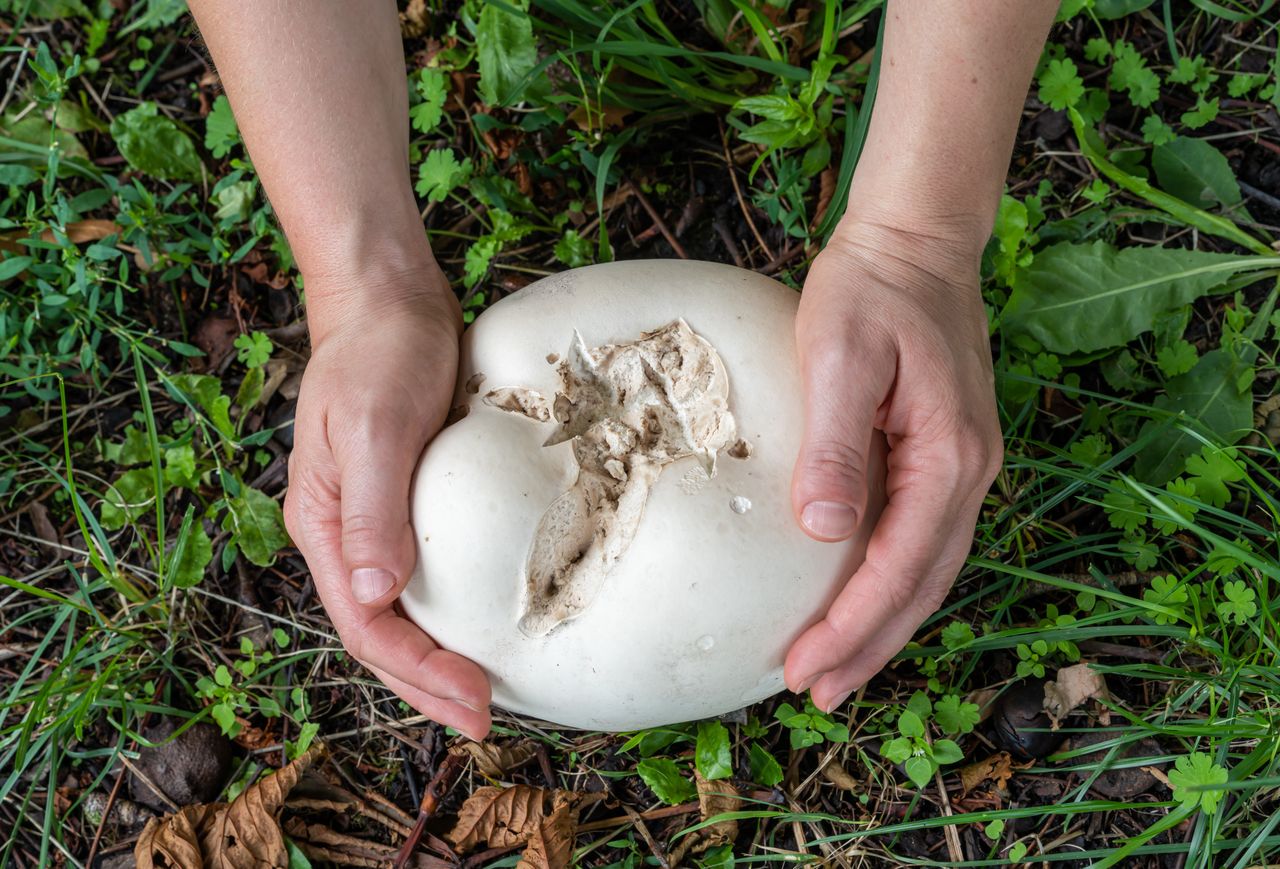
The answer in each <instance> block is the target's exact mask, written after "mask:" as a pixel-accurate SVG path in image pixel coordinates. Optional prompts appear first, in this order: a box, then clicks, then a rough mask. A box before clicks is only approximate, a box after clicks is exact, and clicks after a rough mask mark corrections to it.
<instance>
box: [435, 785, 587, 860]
mask: <svg viewBox="0 0 1280 869" xmlns="http://www.w3.org/2000/svg"><path fill="white" fill-rule="evenodd" d="M574 802H575V795H574V794H572V793H569V792H568V791H560V790H556V791H549V790H546V789H545V788H537V787H533V786H532V785H512V786H511V787H508V788H498V787H483V788H479V789H478V790H477V791H476V792H475V793H473V794H472V795H471V796H469V797H467V801H466V802H465V803H463V804H462V808H461V810H459V812H458V820H457V823H455V824H454V826H453V829H452V830H450V831H449V832H448V833H447V834H445V839H446V840H447V841H448V842H449V844H451V845H452V846H453V847H454V848H455V849H457V851H458V853H460V854H465V853H466V852H468V851H471V850H474V849H475V848H477V847H479V846H480V845H486V846H487V847H489V848H516V847H520V846H522V845H523V846H524V848H525V851H524V854H523V855H521V858H520V863H519V866H520V867H521V869H561V867H566V866H568V865H569V856H570V854H571V853H572V851H573V839H574V835H575V834H576V831H577V826H578V818H577V812H576V811H575V810H574Z"/></svg>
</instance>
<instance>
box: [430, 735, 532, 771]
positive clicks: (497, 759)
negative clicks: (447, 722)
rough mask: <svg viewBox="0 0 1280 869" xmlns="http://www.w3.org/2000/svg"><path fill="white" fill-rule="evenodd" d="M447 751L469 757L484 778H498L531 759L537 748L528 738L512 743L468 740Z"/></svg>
mask: <svg viewBox="0 0 1280 869" xmlns="http://www.w3.org/2000/svg"><path fill="white" fill-rule="evenodd" d="M449 753H450V754H453V755H458V756H459V757H469V758H471V760H472V761H474V762H475V765H476V769H477V770H479V771H480V774H481V775H482V776H484V777H485V778H496V779H500V778H503V777H504V776H506V774H507V773H509V772H511V770H513V769H516V768H517V767H519V766H521V765H523V764H525V763H527V762H528V761H529V760H530V759H532V758H533V757H534V756H535V755H536V753H537V749H536V748H535V746H534V743H533V740H530V739H526V740H524V741H523V742H517V743H516V744H514V745H494V744H493V743H491V742H472V741H470V740H468V741H466V742H463V743H461V744H459V745H455V746H453V747H452V748H450V749H449Z"/></svg>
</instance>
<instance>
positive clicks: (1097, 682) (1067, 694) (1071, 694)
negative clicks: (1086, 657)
mask: <svg viewBox="0 0 1280 869" xmlns="http://www.w3.org/2000/svg"><path fill="white" fill-rule="evenodd" d="M1109 696H1110V695H1109V694H1108V693H1107V683H1106V680H1104V679H1103V678H1102V674H1101V673H1099V672H1098V671H1097V670H1095V669H1093V668H1092V667H1090V666H1089V665H1088V664H1072V665H1071V666H1070V667H1063V668H1062V669H1061V670H1059V671H1058V675H1057V676H1056V677H1055V679H1054V680H1053V681H1052V682H1045V683H1044V711H1045V712H1046V713H1047V714H1048V715H1049V717H1050V718H1051V719H1052V720H1053V726H1054V728H1055V729H1056V728H1057V726H1058V725H1059V724H1061V723H1062V719H1064V718H1066V717H1067V716H1068V715H1070V714H1071V713H1072V712H1074V711H1075V710H1076V709H1077V708H1078V707H1079V706H1080V705H1081V704H1082V703H1085V702H1086V701H1088V700H1096V699H1101V698H1104V697H1109Z"/></svg>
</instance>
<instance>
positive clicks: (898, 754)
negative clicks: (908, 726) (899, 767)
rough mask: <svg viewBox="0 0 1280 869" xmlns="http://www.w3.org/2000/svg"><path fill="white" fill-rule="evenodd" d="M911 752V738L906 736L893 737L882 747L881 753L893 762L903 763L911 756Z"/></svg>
mask: <svg viewBox="0 0 1280 869" xmlns="http://www.w3.org/2000/svg"><path fill="white" fill-rule="evenodd" d="M911 752H912V746H911V740H910V739H908V738H907V737H905V736H899V737H896V738H895V739H891V740H889V741H888V742H886V743H885V744H884V745H883V746H881V748H880V753H881V754H882V755H884V756H885V757H886V758H887V759H888V760H889V761H890V762H891V763H903V762H904V761H906V759H907V758H909V757H911Z"/></svg>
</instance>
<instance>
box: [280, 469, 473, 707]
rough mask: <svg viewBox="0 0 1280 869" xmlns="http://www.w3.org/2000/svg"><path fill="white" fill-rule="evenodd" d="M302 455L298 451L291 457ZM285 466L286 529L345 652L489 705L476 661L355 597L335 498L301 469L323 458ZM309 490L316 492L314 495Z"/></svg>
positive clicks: (430, 690)
mask: <svg viewBox="0 0 1280 869" xmlns="http://www.w3.org/2000/svg"><path fill="white" fill-rule="evenodd" d="M301 455H302V454H301V453H298V452H297V451H295V456H301ZM290 467H291V470H294V469H296V470H297V471H298V473H299V477H298V478H296V479H294V480H291V481H290V490H291V491H290V501H289V503H287V504H286V507H287V508H288V518H289V525H290V531H291V533H292V534H293V535H294V540H295V542H297V544H298V546H299V548H300V549H301V550H302V554H303V557H304V558H306V561H307V566H308V567H310V568H311V574H312V577H313V578H314V580H315V584H316V591H317V593H318V594H319V595H320V600H321V602H322V603H323V604H324V608H325V611H326V612H327V613H328V614H329V619H330V621H332V622H333V626H334V628H335V629H336V630H337V632H338V636H339V637H340V638H341V639H342V643H343V646H344V647H345V648H346V650H347V652H348V653H349V654H350V655H351V656H352V657H353V658H355V659H356V660H357V661H359V662H360V663H362V664H364V665H365V666H367V667H369V668H370V669H378V670H380V671H382V672H384V673H386V674H389V675H390V676H392V677H394V678H396V679H398V680H399V681H400V682H403V683H405V684H406V685H409V686H413V687H414V688H416V689H417V690H419V691H421V692H423V693H425V694H429V695H431V696H433V697H435V698H437V699H439V700H443V701H448V702H454V703H462V704H466V705H470V706H471V707H474V708H476V709H481V710H483V709H487V708H488V706H489V701H490V689H489V680H488V678H487V677H486V676H485V674H484V671H483V670H481V669H480V667H479V666H477V665H476V664H475V663H474V662H472V661H469V660H467V659H466V658H464V657H462V656H461V655H457V654H454V653H452V652H448V651H444V650H442V649H440V648H439V647H438V646H436V644H435V643H434V642H433V641H432V640H431V638H430V637H428V636H427V635H426V634H425V633H424V632H423V631H422V629H421V628H419V627H418V626H417V625H416V624H414V623H413V622H411V621H409V620H408V619H406V618H404V617H403V616H401V615H399V614H398V613H397V612H396V611H395V610H394V609H392V607H391V605H390V603H389V602H388V603H387V604H385V605H383V606H382V608H381V609H376V608H370V607H368V606H365V605H363V604H361V603H359V602H357V601H356V600H355V598H354V596H353V593H352V588H351V585H350V583H349V582H348V580H347V572H346V567H345V565H344V562H343V557H342V553H343V549H342V537H341V535H342V520H341V518H340V515H339V514H340V508H339V506H338V503H337V501H336V500H335V499H334V498H333V497H332V496H329V497H325V491H326V490H325V489H324V487H323V485H322V484H320V483H316V482H314V481H312V480H311V478H310V477H309V475H308V472H307V471H306V470H304V469H306V468H311V467H319V468H323V467H325V465H324V460H323V458H320V459H317V461H316V462H315V463H314V464H312V463H307V462H305V461H304V460H302V459H299V460H298V461H297V462H296V463H293V462H291V465H290ZM295 486H296V487H298V488H297V490H295ZM312 493H315V494H317V495H319V497H311V495H312ZM295 495H296V497H295Z"/></svg>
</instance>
